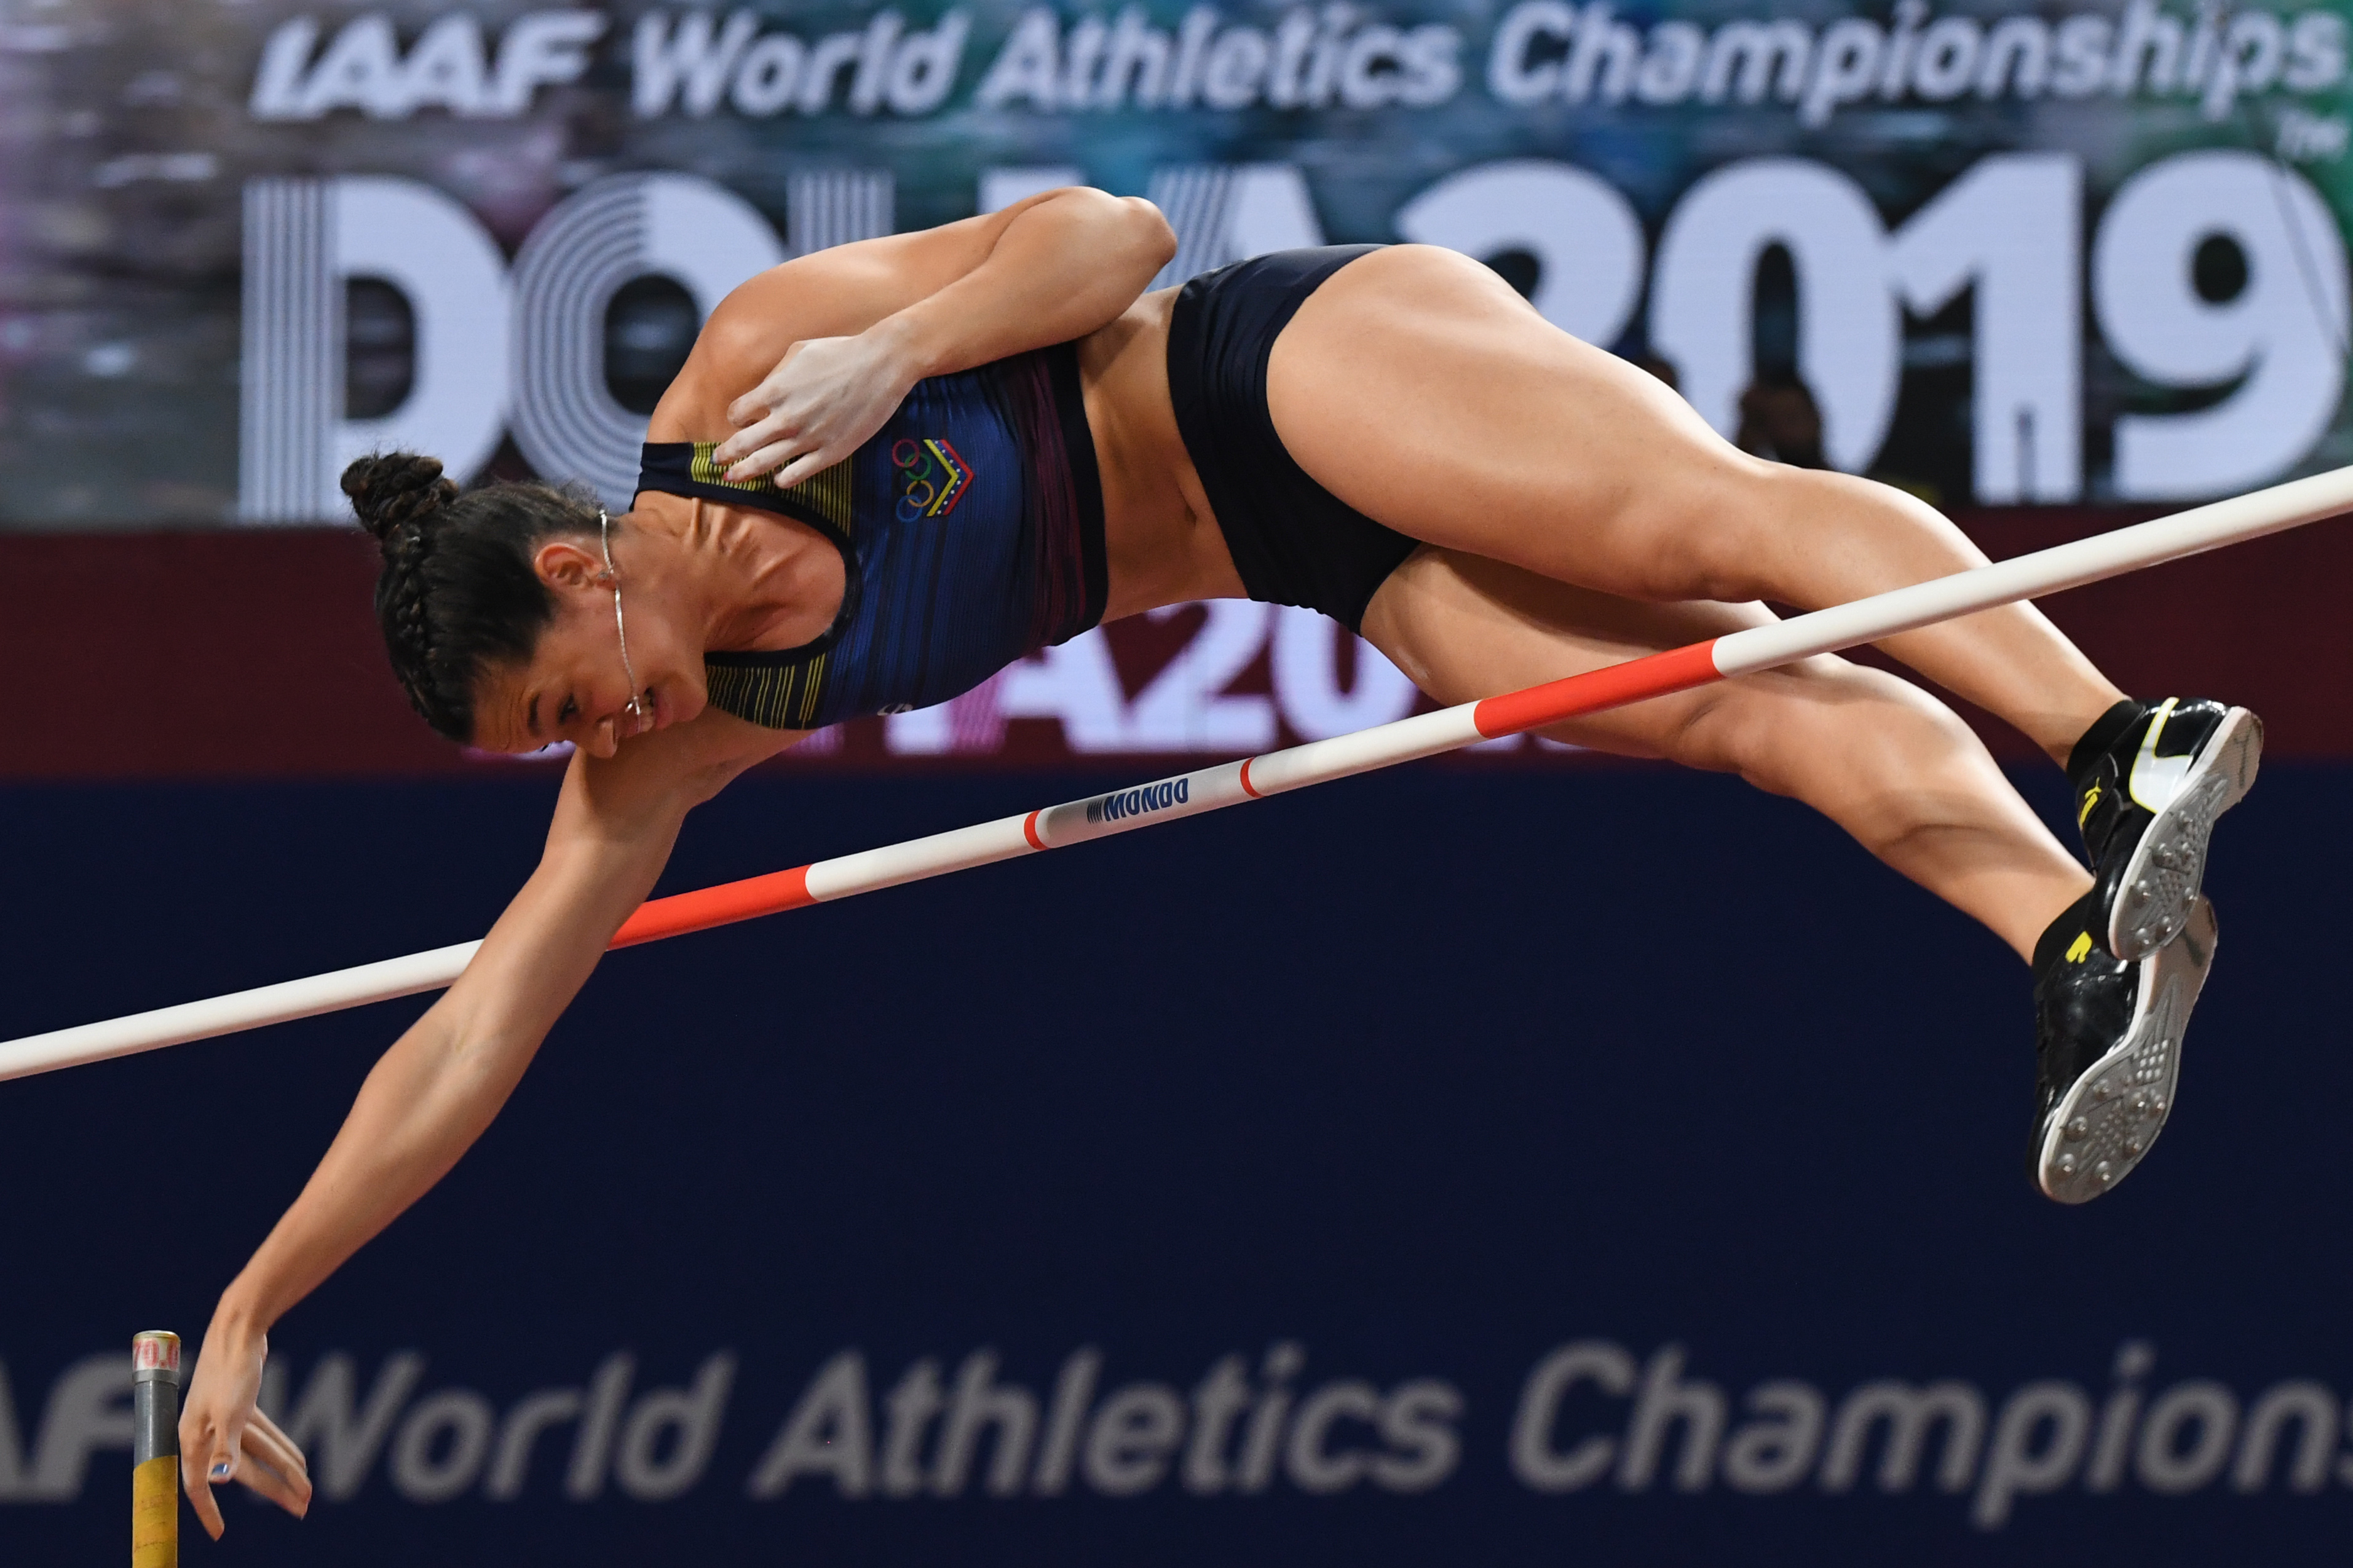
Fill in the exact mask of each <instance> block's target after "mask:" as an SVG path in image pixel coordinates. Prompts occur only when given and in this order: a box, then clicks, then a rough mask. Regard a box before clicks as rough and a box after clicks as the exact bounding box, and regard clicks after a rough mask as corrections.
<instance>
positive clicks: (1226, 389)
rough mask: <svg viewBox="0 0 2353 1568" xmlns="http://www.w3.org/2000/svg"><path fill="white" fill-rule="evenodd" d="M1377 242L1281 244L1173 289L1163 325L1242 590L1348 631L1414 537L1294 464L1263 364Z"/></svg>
mask: <svg viewBox="0 0 2353 1568" xmlns="http://www.w3.org/2000/svg"><path fill="white" fill-rule="evenodd" d="M1379 248H1380V247H1378V246H1375V245H1327V246H1323V247H1318V248H1316V249H1313V250H1278V251H1275V252H1273V253H1271V254H1270V255H1266V256H1258V257H1252V258H1250V260H1248V261H1237V262H1235V263H1234V264H1233V265H1232V266H1231V267H1220V268H1218V269H1217V270H1216V271H1215V272H1204V273H1203V274H1201V276H1199V277H1198V278H1196V279H1193V280H1192V281H1191V282H1189V283H1187V284H1186V285H1185V287H1184V289H1182V290H1181V291H1180V292H1179V293H1178V294H1177V296H1176V314H1175V317H1174V319H1173V320H1172V321H1170V323H1169V327H1168V394H1169V396H1170V397H1171V398H1172V399H1173V400H1174V401H1175V403H1176V428H1177V430H1178V431H1179V433H1181V434H1182V435H1183V436H1184V437H1185V450H1186V452H1187V454H1189V455H1190V456H1191V458H1192V459H1193V468H1194V471H1195V472H1196V473H1198V474H1199V475H1200V476H1201V489H1203V490H1205V491H1207V492H1208V498H1209V506H1210V508H1211V509H1212V510H1215V511H1216V512H1217V514H1218V529H1219V531H1220V532H1221V533H1223V534H1224V535H1225V536H1226V548H1227V549H1228V550H1229V551H1230V552H1233V557H1234V568H1235V570H1236V571H1238V572H1240V574H1241V579H1242V588H1243V590H1244V591H1245V592H1247V593H1248V594H1249V595H1250V597H1251V598H1253V599H1257V600H1260V601H1261V602H1263V603H1266V604H1271V605H1305V606H1307V607H1308V608H1309V609H1311V610H1321V611H1322V612H1323V613H1324V614H1325V615H1327V616H1331V617H1332V618H1333V619H1334V620H1335V621H1337V622H1339V623H1340V624H1341V625H1342V626H1346V627H1347V628H1348V629H1349V630H1350V631H1352V632H1353V631H1356V629H1358V627H1359V626H1361V625H1362V624H1363V622H1364V619H1365V606H1366V605H1368V604H1370V603H1371V602H1372V597H1373V591H1374V590H1375V589H1377V588H1378V587H1379V586H1380V585H1381V584H1382V583H1383V582H1384V581H1385V580H1386V579H1387V578H1388V574H1390V573H1392V572H1394V571H1396V570H1397V568H1398V563H1399V562H1401V561H1403V560H1404V559H1405V558H1406V557H1407V556H1409V555H1410V554H1412V553H1413V549H1414V541H1413V540H1410V539H1409V538H1407V537H1406V536H1405V535H1404V534H1402V533H1399V532H1398V531H1396V530H1395V529H1391V528H1384V527H1382V526H1381V525H1380V524H1379V523H1377V522H1375V521H1373V520H1372V519H1371V518H1369V517H1366V515H1365V514H1364V513H1363V512H1360V511H1357V510H1355V509H1354V508H1353V507H1350V506H1348V505H1346V504H1345V503H1344V502H1342V501H1341V500H1340V499H1339V498H1338V497H1337V496H1335V495H1334V494H1333V493H1332V492H1331V491H1330V490H1327V489H1324V487H1323V486H1322V485H1319V484H1317V483H1316V482H1315V481H1314V479H1309V478H1308V477H1307V473H1306V470H1305V469H1303V468H1301V467H1300V466H1299V465H1298V464H1297V463H1295V462H1293V461H1292V458H1291V454H1290V453H1289V452H1286V451H1284V450H1283V448H1282V437H1279V436H1277V435H1276V434H1275V432H1274V420H1273V418H1272V417H1271V416H1269V415H1268V413H1267V411H1266V365H1267V360H1268V357H1269V356H1270V355H1271V354H1272V353H1273V352H1274V339H1275V334H1277V333H1278V332H1280V331H1282V329H1283V327H1284V326H1285V325H1286V324H1288V323H1289V321H1291V318H1292V316H1293V314H1295V313H1296V312H1297V311H1298V310H1299V307H1300V305H1301V303H1302V302H1303V301H1304V300H1306V298H1307V296H1309V295H1310V294H1313V293H1314V292H1315V289H1316V287H1317V286H1318V285H1319V284H1321V283H1322V282H1323V281H1324V279H1326V278H1329V277H1331V276H1332V274H1333V273H1335V272H1337V271H1338V270H1339V269H1340V268H1343V267H1345V266H1346V265H1347V264H1348V263H1349V262H1351V261H1354V260H1356V258H1358V257H1360V256H1363V255H1365V254H1366V253H1367V252H1369V251H1374V250H1377V249H1379Z"/></svg>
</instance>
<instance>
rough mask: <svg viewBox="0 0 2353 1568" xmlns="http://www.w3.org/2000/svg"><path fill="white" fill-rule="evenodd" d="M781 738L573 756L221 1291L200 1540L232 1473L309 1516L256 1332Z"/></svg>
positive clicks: (340, 1246) (554, 1011)
mask: <svg viewBox="0 0 2353 1568" xmlns="http://www.w3.org/2000/svg"><path fill="white" fill-rule="evenodd" d="M798 738H799V737H798V735H797V733H795V732H788V731H762V730H755V729H754V728H753V727H752V726H750V725H748V724H745V723H744V722H743V721H740V720H736V719H733V718H730V717H729V716H728V715H725V714H715V715H711V716H708V718H707V719H698V720H696V721H694V722H692V723H690V724H685V725H681V726H679V727H678V728H677V729H674V730H670V731H661V732H659V733H657V734H654V735H649V736H645V737H643V738H641V739H639V740H637V741H633V742H629V743H628V744H627V745H625V746H623V747H622V748H621V749H620V751H619V752H618V753H617V754H616V755H615V756H612V757H610V758H603V759H599V758H593V757H590V756H589V755H587V754H586V752H578V753H575V755H574V757H573V760H572V764H571V768H570V770H569V772H567V773H565V780H564V788H563V792H562V794H561V795H560V796H559V798H558V800H557V803H556V808H555V819H554V823H553V824H552V825H551V826H550V827H549V829H548V836H547V847H546V851H545V853H544V854H543V857H542V858H541V860H540V863H539V868H538V869H537V870H535V871H533V873H532V876H531V879H530V880H529V881H527V882H525V883H524V884H523V888H522V891H521V892H520V893H518V894H516V895H515V898H514V900H513V901H512V903H510V904H509V905H508V906H507V908H506V912H505V913H504V914H502V915H501V916H500V917H499V921H498V923H497V924H496V925H494V926H493V927H491V934H490V936H489V938H488V939H487V940H485V941H484V942H483V943H482V947H481V951H480V952H478V953H477V954H476V955H475V957H474V960H473V962H472V963H469V964H468V965H467V966H466V972H465V973H463V974H462V975H460V976H459V979H458V983H457V984H455V985H452V986H451V987H450V988H449V989H448V992H446V993H445V994H443V995H442V997H441V999H440V1000H439V1001H438V1002H436V1003H434V1005H432V1006H431V1007H430V1008H428V1009H427V1011H426V1014H425V1016H423V1017H422V1018H419V1019H418V1020H417V1023H416V1024H415V1025H414V1026H412V1027H410V1029H409V1030H408V1032H407V1033H406V1034H404V1035H403V1036H401V1037H400V1038H399V1039H398V1040H397V1041H396V1042H395V1043H394V1045H393V1047H392V1048H391V1049H390V1050H387V1051H386V1052H385V1054H384V1056H383V1058H381V1059H380V1060H378V1061H377V1063H376V1065H375V1069H374V1070H373V1071H371V1072H370V1073H369V1074H368V1077H367V1081H366V1083H365V1084H364V1086H362V1088H361V1089H360V1092H359V1098H358V1100H356V1101H355V1102H354V1103H353V1106H352V1111H351V1115H350V1116H348V1117H347V1118H345V1119H344V1121H343V1129H342V1131H339V1132H337V1133H336V1135H335V1141H334V1142H333V1143H332V1145H331V1146H330V1147H329V1148H328V1150H327V1153H326V1157H325V1158H324V1159H322V1160H321V1161H320V1162H319V1168H318V1169H317V1171H316V1172H314V1173H312V1174H311V1180H310V1182H309V1183H308V1184H306V1185H305V1186H304V1187H303V1189H302V1193H301V1196H300V1197H298V1198H296V1199H295V1201H294V1205H293V1206H292V1207H291V1208H290V1209H288V1210H287V1211H286V1214H285V1215H284V1217H282V1218H281V1219H280V1220H279V1222H278V1224H277V1226H276V1227H275V1228H273V1229H272V1230H271V1231H270V1233H269V1239H267V1240H266V1241H264V1242H263V1243H262V1244H261V1247H260V1250H259V1251H258V1252H256V1253H255V1254H254V1255H253V1258H252V1261H250V1262H249V1263H248V1264H247V1265H246V1267H245V1269H244V1271H243V1272H241V1273H240V1274H238V1275H237V1279H235V1281H233V1282H232V1283H231V1284H230V1285H229V1287H228V1289H227V1290H225V1291H223V1292H222V1294H221V1299H220V1304H219V1306H218V1307H217V1308H216V1310H214V1313H213V1321H212V1325H211V1327H210V1328H209V1329H208V1330H207V1331H206V1334H205V1343H204V1350H203V1352H202V1354H201V1356H200V1358H199V1360H198V1362H197V1364H196V1372H195V1378H194V1379H193V1381H192V1382H191V1384H190V1386H189V1389H188V1398H187V1402H186V1405H185V1409H184V1411H183V1413H182V1415H181V1419H180V1453H181V1456H182V1458H181V1461H180V1462H181V1472H182V1479H184V1481H185V1484H186V1487H187V1491H188V1499H189V1501H190V1502H192V1503H193V1504H194V1505H195V1510H196V1515H197V1517H198V1518H199V1519H200V1520H201V1521H203V1522H204V1526H205V1528H206V1530H207V1531H210V1532H211V1533H212V1534H213V1535H214V1536H215V1537H216V1538H217V1537H218V1536H219V1534H220V1532H221V1517H220V1509H219V1505H218V1503H217V1502H216V1500H214V1498H213V1496H212V1494H211V1486H212V1485H213V1484H214V1483H216V1482H218V1481H222V1480H225V1479H229V1478H230V1477H232V1476H235V1477H238V1479H243V1480H245V1481H246V1483H247V1484H248V1485H249V1486H251V1487H253V1488H254V1489H256V1490H257V1491H259V1492H261V1493H262V1494H263V1495H264V1496H266V1497H269V1498H270V1499H271V1500H273V1501H276V1502H278V1503H280V1505H281V1506H283V1507H285V1508H286V1509H288V1510H290V1511H291V1512H294V1513H297V1514H300V1513H301V1512H303V1511H304V1510H306V1509H307V1508H308V1506H309V1503H310V1491H311V1489H310V1482H309V1480H308V1479H307V1477H306V1476H305V1475H304V1473H303V1464H302V1458H301V1453H300V1452H299V1451H298V1450H296V1449H295V1447H294V1446H293V1444H291V1443H290V1442H289V1441H287V1439H286V1437H285V1436H284V1434H282V1433H280V1431H279V1430H278V1428H277V1427H276V1426H274V1425H273V1424H272V1423H271V1422H270V1421H269V1417H268V1416H266V1415H262V1414H260V1413H259V1411H258V1410H257V1409H256V1408H255V1405H254V1402H255V1399H256V1398H257V1396H258V1395H259V1391H260V1385H261V1367H262V1362H263V1360H264V1358H265V1357H266V1355H267V1353H268V1340H267V1335H268V1332H269V1328H270V1326H271V1325H272V1324H273V1323H275V1322H276V1321H278V1319H279V1318H280V1316H281V1315H283V1314H284V1313H285V1311H286V1310H287V1309H289V1308H290V1307H291V1306H293V1305H294V1303H295V1302H297V1301H299V1300H301V1299H302V1298H303V1297H304V1296H306V1295H308V1294H310V1292H311V1290H313V1289H316V1288H317V1287H318V1286H319V1284H320V1283H321V1282H322V1280H324V1279H326V1278H327V1276H328V1275H330V1274H332V1273H333V1272H334V1271H335V1269H336V1268H339V1267H341V1266H342V1264H343V1260H344V1259H345V1258H349V1257H350V1256H351V1255H352V1254H353V1253H354V1252H356V1251H358V1250H359V1249H360V1247H363V1246H364V1245H365V1244H366V1242H367V1241H368V1240H369V1239H370V1238H371V1237H374V1236H375V1234H376V1233H377V1232H378V1231H380V1230H382V1229H383V1228H384V1227H385V1226H387V1225H389V1224H391V1223H392V1221H393V1219H394V1218H395V1217H396V1215H399V1214H400V1212H401V1211H402V1210H403V1209H406V1207H407V1206H408V1205H411V1204H413V1203H415V1202H416V1201H417V1199H418V1198H420V1197H422V1196H423V1195H424V1194H425V1193H426V1191H427V1189H429V1188H430V1187H431V1186H432V1185H433V1184H434V1183H436V1182H438V1181H439V1180H440V1179H441V1177H442V1176H443V1175H444V1174H446V1173H448V1170H449V1168H450V1167H451V1166H452V1165H455V1164H456V1163H458V1159H459V1156H460V1155H462V1154H463V1153H464V1152H466V1150H467V1149H468V1148H469V1147H470V1146H471V1145H472V1143H473V1142H474V1140H475V1139H477V1138H479V1137H480V1136H481V1135H482V1132H483V1131H484V1130H485V1129H487V1128H488V1127H489V1126H490V1124H491V1119H492V1118H493V1117H495V1116H497V1114H498V1113H499V1110H500V1108H501V1106H503V1105H504V1104H505V1103H506V1100H507V1096H508V1095H509V1094H511V1093H512V1092H513V1090H514V1087H515V1084H516V1083H517V1082H518V1081H519V1080H520V1079H522V1073H523V1069H524V1068H527V1067H529V1066H530V1065H531V1060H532V1058H533V1056H534V1055H536V1054H537V1053H538V1050H539V1047H540V1042H541V1041H542V1040H543V1039H545V1038H546V1037H547V1032H548V1030H549V1029H550V1028H552V1027H554V1024H555V1020H556V1019H557V1017H559V1016H561V1015H562V1014H563V1012H564V1009H565V1007H566V1006H568V1005H570V1004H571V1001H572V998H573V996H574V995H575V994H577V993H578V991H579V989H580V987H581V986H582V985H583V984H586V981H587V979H588V974H589V972H590V971H591V970H593V969H595V968H596V960H597V959H598V958H599V957H600V956H601V955H602V954H603V953H604V952H605V949H606V946H607V944H608V943H609V942H611V941H612V938H613V933H614V931H617V930H618V929H619V928H620V924H621V922H622V921H625V920H627V919H628V916H629V913H630V911H631V910H635V909H636V908H637V907H638V904H639V903H641V902H643V901H644V900H645V897H646V895H647V893H648V892H649V891H650V890H651V889H652V888H653V885H654V879H656V878H657V877H659V875H660V874H661V868H662V867H663V865H664V863H665V862H667V861H668V859H669V858H670V846H671V845H672V844H673V843H674V842H675V841H676V839H677V837H678V830H679V826H680V824H681V822H683V821H684V819H685V816H686V814H687V812H688V811H689V810H690V809H691V807H693V806H694V805H697V804H699V803H700V802H702V801H703V800H706V799H708V798H710V796H711V795H712V794H714V793H715V792H716V791H717V790H718V789H719V788H720V787H721V786H722V785H723V784H725V783H726V782H727V781H728V780H729V779H731V778H733V777H734V776H735V774H737V773H741V772H742V771H743V770H744V768H745V767H748V766H750V765H751V763H753V762H754V761H757V760H758V759H759V758H760V757H762V756H765V755H768V754H771V753H773V752H776V750H778V749H780V747H781V746H783V745H785V744H787V743H789V742H791V741H793V740H797V739H798ZM248 1459H250V1460H253V1461H258V1463H254V1464H248V1463H247V1460H248Z"/></svg>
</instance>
